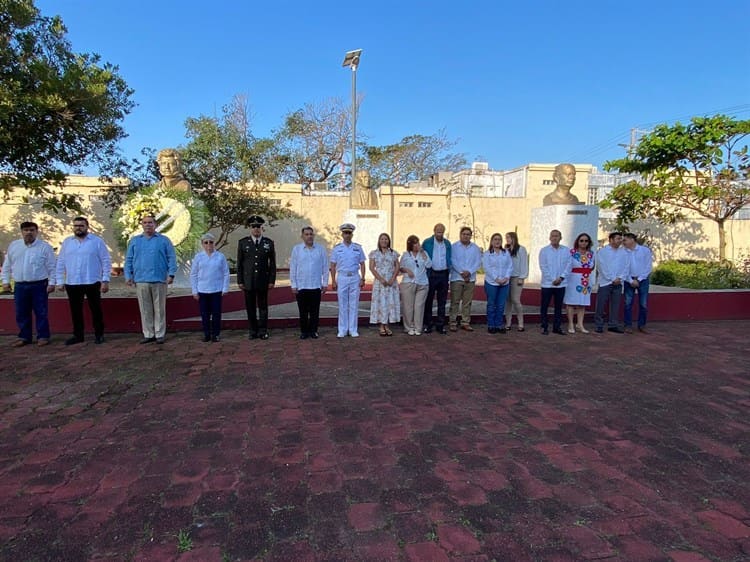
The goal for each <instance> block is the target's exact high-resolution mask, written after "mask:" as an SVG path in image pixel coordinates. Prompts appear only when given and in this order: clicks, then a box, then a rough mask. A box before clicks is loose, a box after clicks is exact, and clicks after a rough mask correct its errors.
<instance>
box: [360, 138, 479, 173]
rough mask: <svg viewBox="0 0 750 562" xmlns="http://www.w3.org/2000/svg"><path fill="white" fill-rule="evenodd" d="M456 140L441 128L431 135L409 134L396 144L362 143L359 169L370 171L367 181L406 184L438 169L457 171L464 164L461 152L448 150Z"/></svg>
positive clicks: (456, 142)
mask: <svg viewBox="0 0 750 562" xmlns="http://www.w3.org/2000/svg"><path fill="white" fill-rule="evenodd" d="M456 144H458V141H455V140H451V139H449V138H448V137H447V135H446V133H445V130H444V129H441V130H439V131H438V132H437V133H435V134H434V135H410V136H407V137H404V138H403V139H401V141H399V142H397V143H396V144H389V145H385V146H366V147H365V148H364V161H363V162H362V164H361V167H362V168H363V169H366V170H368V171H369V172H370V178H371V185H372V186H373V187H379V186H381V185H386V184H390V185H406V184H407V183H409V182H410V181H415V180H421V179H423V178H425V177H427V176H429V175H430V174H433V173H435V172H440V171H448V172H457V171H458V170H460V169H462V168H464V167H465V166H466V157H465V156H464V155H463V154H459V153H454V152H451V149H452V148H453V147H455V146H456Z"/></svg>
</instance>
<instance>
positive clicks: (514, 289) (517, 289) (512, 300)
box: [505, 277, 523, 328]
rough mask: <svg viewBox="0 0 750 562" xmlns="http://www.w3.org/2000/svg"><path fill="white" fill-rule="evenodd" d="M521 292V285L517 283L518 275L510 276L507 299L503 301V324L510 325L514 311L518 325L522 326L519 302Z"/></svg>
mask: <svg viewBox="0 0 750 562" xmlns="http://www.w3.org/2000/svg"><path fill="white" fill-rule="evenodd" d="M522 292H523V285H519V284H518V277H511V278H510V291H509V292H508V300H507V301H506V303H505V325H506V326H508V327H510V322H511V317H512V316H513V313H515V314H516V318H517V319H518V327H519V328H523V305H522V304H521V293H522Z"/></svg>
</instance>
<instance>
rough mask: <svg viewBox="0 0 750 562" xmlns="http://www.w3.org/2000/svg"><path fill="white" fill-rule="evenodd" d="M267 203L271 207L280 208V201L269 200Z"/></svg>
mask: <svg viewBox="0 0 750 562" xmlns="http://www.w3.org/2000/svg"><path fill="white" fill-rule="evenodd" d="M268 203H269V204H270V205H271V207H281V199H269V200H268Z"/></svg>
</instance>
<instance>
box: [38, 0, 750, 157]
mask: <svg viewBox="0 0 750 562" xmlns="http://www.w3.org/2000/svg"><path fill="white" fill-rule="evenodd" d="M37 6H38V7H39V8H40V9H41V10H42V13H43V14H44V15H53V14H59V15H60V16H62V18H63V21H64V22H65V24H66V26H67V27H68V31H69V35H68V37H69V39H70V41H71V42H72V44H73V48H74V49H75V50H76V51H86V52H97V53H100V54H101V55H102V58H103V59H104V60H107V61H109V62H112V63H114V64H117V65H119V67H120V73H121V75H122V76H123V78H124V79H125V80H126V81H127V82H128V84H129V85H130V86H131V87H132V88H133V89H134V90H135V95H134V100H135V102H136V103H137V104H138V106H137V107H136V109H135V110H134V111H133V113H132V114H131V115H130V116H128V118H127V120H126V122H125V127H126V130H127V131H128V133H129V135H130V136H129V137H128V138H127V139H126V140H125V141H124V142H123V144H122V146H123V149H124V151H125V152H126V153H127V154H129V155H131V156H136V155H137V154H138V152H139V150H140V148H141V147H143V146H150V147H153V148H157V149H158V148H164V147H167V146H179V145H181V144H184V143H185V142H186V139H185V129H184V121H185V119H186V118H187V117H191V116H193V117H194V116H198V115H201V114H203V115H214V114H215V113H217V112H220V110H221V106H222V105H224V104H226V103H227V102H228V101H229V100H230V99H231V98H232V96H233V95H235V94H244V95H246V96H247V97H248V100H249V103H250V105H251V109H252V112H253V114H254V119H253V130H254V133H255V134H256V136H266V135H270V134H271V132H272V131H273V130H274V129H275V128H278V127H279V126H280V125H281V123H282V120H283V117H284V115H285V114H286V113H288V112H290V111H293V110H295V109H298V108H300V107H302V106H303V105H304V104H305V103H307V102H314V101H319V100H322V99H325V98H327V97H333V96H338V97H342V98H344V99H346V100H349V99H350V93H351V90H350V88H351V74H350V71H349V70H348V69H345V68H342V67H341V61H342V60H343V55H344V53H345V52H346V51H347V50H350V49H356V48H361V49H364V53H363V56H362V63H361V66H360V69H359V71H358V73H357V87H358V92H359V93H360V94H362V95H363V96H364V99H363V102H362V105H361V110H360V111H361V113H360V118H359V121H358V130H359V131H360V132H362V133H364V134H365V135H367V140H368V142H369V143H370V144H378V145H380V144H390V143H394V142H397V141H398V140H400V139H401V138H402V137H404V136H406V135H410V134H417V133H419V134H432V133H434V132H436V131H437V130H439V129H441V128H445V129H446V132H447V134H448V136H449V137H450V138H454V139H458V140H459V144H458V146H457V150H458V151H460V152H464V153H465V154H466V156H467V157H468V159H469V160H470V161H471V160H475V159H483V160H486V161H488V162H489V163H490V166H491V167H492V168H493V169H511V168H514V167H517V166H521V165H523V164H525V163H528V162H560V161H575V162H588V163H592V164H594V165H601V163H602V162H604V161H605V160H607V159H610V158H618V157H620V156H622V155H623V154H624V148H622V147H621V146H618V144H619V143H627V142H628V139H629V134H630V129H631V128H632V127H639V128H648V127H650V126H653V125H654V124H656V123H660V122H672V121H674V120H676V119H680V120H683V121H685V120H687V119H688V118H689V117H690V116H693V115H704V114H711V113H714V112H716V111H717V110H723V112H724V113H728V114H731V115H734V116H736V117H739V118H743V119H750V72H748V68H750V48H749V47H748V43H747V33H748V22H749V21H750V2H747V1H746V0H736V1H726V0H715V1H712V2H710V3H709V2H699V1H696V0H683V1H673V0H666V1H660V0H650V1H642V0H635V1H630V2H614V1H609V0H599V1H594V0H591V1H582V0H572V1H565V2H563V1H528V2H510V1H504V0H495V1H475V2H472V1H464V2H456V1H453V2H446V1H443V0H438V1H432V2H423V1H410V0H402V1H400V2H397V1H393V0H380V1H378V2H351V3H347V2H334V1H329V0H319V1H312V0H307V1H297V0H295V1H289V0H275V1H273V0H272V1H268V2H245V1H242V0H234V1H230V0H213V1H211V2H207V1H205V0H201V1H195V0H186V1H182V2H176V1H174V0H151V1H148V2H147V1H144V0H129V1H127V2H116V1H114V0H65V1H61V0H57V1H54V0H37Z"/></svg>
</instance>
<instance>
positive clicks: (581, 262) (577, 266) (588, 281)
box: [563, 232, 595, 334]
mask: <svg viewBox="0 0 750 562" xmlns="http://www.w3.org/2000/svg"><path fill="white" fill-rule="evenodd" d="M594 261H595V258H594V251H593V250H592V249H591V236H589V235H588V234H586V233H585V232H582V233H581V234H579V235H578V236H577V237H576V241H575V244H573V247H572V248H571V249H570V266H569V267H568V269H569V271H568V276H567V279H568V286H567V288H566V289H565V298H564V299H563V302H564V303H565V304H566V305H567V306H568V333H569V334H575V333H576V328H578V331H579V332H582V333H584V334H588V333H589V331H588V330H587V329H586V328H584V327H583V315H584V314H585V312H586V307H587V306H589V305H591V287H592V281H593V279H592V278H591V274H592V273H593V271H594ZM576 315H578V323H577V324H576V323H575V317H576Z"/></svg>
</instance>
